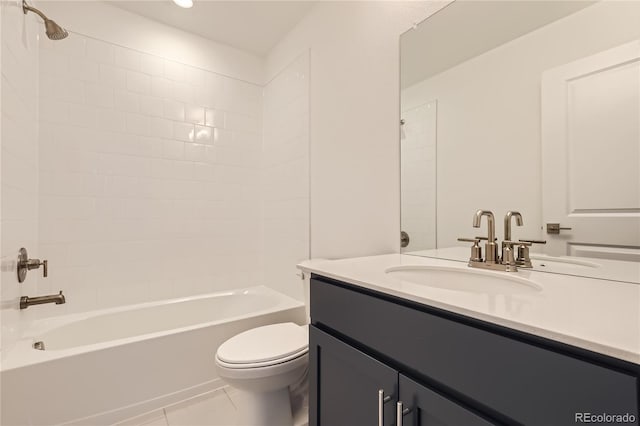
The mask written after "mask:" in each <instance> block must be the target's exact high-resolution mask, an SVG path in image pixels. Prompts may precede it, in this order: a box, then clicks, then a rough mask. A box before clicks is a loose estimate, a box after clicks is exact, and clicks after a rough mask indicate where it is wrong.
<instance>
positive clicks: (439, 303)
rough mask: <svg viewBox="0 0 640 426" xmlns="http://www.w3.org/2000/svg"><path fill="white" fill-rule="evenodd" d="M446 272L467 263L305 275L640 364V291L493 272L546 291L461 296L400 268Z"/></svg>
mask: <svg viewBox="0 0 640 426" xmlns="http://www.w3.org/2000/svg"><path fill="white" fill-rule="evenodd" d="M407 265H411V266H443V267H452V268H460V269H466V268H468V266H466V264H464V263H461V262H455V261H449V260H442V259H434V258H423V257H417V256H409V255H403V254H386V255H380V256H370V257H359V258H353V259H341V260H309V261H305V262H302V263H301V264H300V265H298V267H299V268H300V269H302V270H303V271H306V272H310V273H315V274H318V275H322V276H325V277H328V278H334V279H337V280H340V281H343V282H347V283H350V284H354V285H357V286H360V287H363V288H367V289H371V290H375V291H379V292H382V293H386V294H389V295H393V296H397V297H401V298H403V299H407V300H411V301H414V302H418V303H421V304H424V305H428V306H433V307H436V308H440V309H444V310H447V311H450V312H454V313H457V314H461V315H465V316H468V317H472V318H476V319H479V320H482V321H487V322H490V323H493V324H497V325H501V326H504V327H508V328H512V329H515V330H519V331H523V332H526V333H530V334H533V335H536V336H540V337H544V338H547V339H551V340H555V341H558V342H562V343H566V344H569V345H573V346H577V347H580V348H584V349H588V350H591V351H594V352H598V353H601V354H604V355H608V356H611V357H614V358H619V359H622V360H625V361H629V362H633V363H635V364H640V285H638V284H634V283H623V282H616V281H606V280H600V279H594V278H584V277H574V276H568V275H559V274H550V273H545V272H537V271H532V270H525V269H520V270H519V271H518V272H491V273H493V274H497V275H503V274H509V275H511V276H517V277H522V278H526V279H529V280H531V281H533V282H534V283H535V284H537V285H538V286H539V287H540V289H539V291H532V292H522V293H517V294H496V293H483V292H480V291H478V292H476V291H474V292H469V291H459V290H453V289H448V288H442V286H441V287H433V286H429V285H424V284H423V285H420V284H415V283H413V282H409V281H404V280H401V279H399V278H397V277H396V276H393V275H392V274H387V273H386V272H385V270H386V269H387V268H390V267H394V266H407Z"/></svg>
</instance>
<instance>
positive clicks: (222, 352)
mask: <svg viewBox="0 0 640 426" xmlns="http://www.w3.org/2000/svg"><path fill="white" fill-rule="evenodd" d="M308 336H309V333H308V329H307V327H306V326H299V325H297V324H294V323H292V322H288V323H281V324H271V325H267V326H263V327H258V328H254V329H251V330H247V331H245V332H243V333H240V334H238V335H236V336H234V337H232V338H230V339H229V340H227V341H226V342H224V343H223V344H222V345H220V347H219V348H218V351H217V353H216V362H217V363H218V364H219V365H220V366H222V367H225V368H230V369H249V368H261V367H269V366H273V365H277V364H282V363H286V362H289V361H292V360H295V359H296V358H300V357H302V356H305V355H306V354H307V353H308V352H309V337H308Z"/></svg>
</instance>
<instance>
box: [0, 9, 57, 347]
mask: <svg viewBox="0 0 640 426" xmlns="http://www.w3.org/2000/svg"><path fill="white" fill-rule="evenodd" d="M0 10H1V12H0V14H1V19H2V22H1V25H0V28H1V30H0V31H1V32H2V35H1V40H2V43H1V44H2V46H1V49H2V51H1V58H2V67H1V68H2V82H1V85H2V86H1V87H2V90H1V92H2V96H1V100H0V101H1V110H2V112H1V119H2V126H1V129H2V130H1V137H0V141H1V145H2V148H1V173H0V174H1V188H0V191H1V195H2V201H1V208H0V234H1V236H2V238H1V240H2V241H1V244H0V262H1V272H0V320H1V324H2V330H1V334H2V338H1V346H0V347H1V348H7V347H8V346H10V345H11V344H12V343H13V342H14V341H15V340H16V338H17V337H18V336H19V334H20V331H21V327H22V326H24V325H25V324H26V322H27V321H28V320H29V319H30V318H31V315H30V313H28V312H21V311H19V309H18V300H19V297H20V296H21V295H25V294H35V293H37V292H41V291H47V290H48V287H47V283H46V282H41V281H40V280H39V279H38V272H37V271H36V272H34V273H32V274H30V276H29V277H28V279H27V281H25V282H24V283H23V284H18V279H17V275H16V257H17V253H18V250H19V249H20V247H23V246H24V247H26V248H28V249H30V252H29V254H30V255H32V256H33V257H37V256H36V254H37V250H38V229H37V227H36V226H35V223H37V215H38V168H37V164H38V125H37V124H38V49H37V31H38V29H39V25H40V24H38V23H36V22H34V20H32V19H30V17H28V18H26V19H25V17H24V15H23V13H22V9H21V8H20V7H18V4H17V3H16V2H12V3H10V2H5V1H2V2H0ZM22 320H27V321H22Z"/></svg>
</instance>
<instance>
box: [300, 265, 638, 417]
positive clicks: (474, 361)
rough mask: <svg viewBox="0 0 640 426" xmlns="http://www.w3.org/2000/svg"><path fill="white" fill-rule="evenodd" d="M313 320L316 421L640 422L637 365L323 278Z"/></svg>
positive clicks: (315, 290)
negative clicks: (594, 418) (593, 417)
mask: <svg viewBox="0 0 640 426" xmlns="http://www.w3.org/2000/svg"><path fill="white" fill-rule="evenodd" d="M311 323H312V324H311V327H310V348H309V353H310V425H312V426H342V425H344V426H360V425H362V426H365V425H367V426H368V425H376V424H379V423H378V414H379V391H380V390H383V392H384V396H386V397H389V398H388V399H387V400H386V402H384V401H383V402H382V407H383V410H382V411H383V419H384V421H383V423H382V424H384V425H385V426H391V425H396V426H400V424H398V422H397V421H396V414H397V413H396V412H397V403H398V401H400V402H402V404H403V407H404V408H405V409H407V411H408V412H407V413H406V414H405V415H404V416H403V422H402V424H403V425H405V426H406V425H412V426H414V425H425V424H428V425H434V424H435V425H465V426H466V425H469V426H471V425H488V424H531V425H563V424H567V425H568V424H572V425H575V424H579V423H580V421H576V419H577V417H576V414H577V413H578V415H580V414H579V413H591V414H608V415H624V414H627V413H628V414H629V415H630V416H633V421H632V422H631V423H627V424H638V383H639V382H638V377H639V376H640V368H639V367H638V365H636V364H632V363H628V362H624V361H621V360H617V359H613V358H609V357H606V356H603V355H600V354H595V353H593V352H590V351H586V350H582V349H579V348H575V347H572V346H568V345H564V344H561V343H558V342H554V341H550V340H547V339H542V338H540V337H536V336H533V335H528V334H525V333H521V332H518V331H515V330H511V329H507V328H504V327H499V326H496V325H493V324H490V323H486V322H482V321H478V320H475V319H472V318H469V317H465V316H461V315H458V314H454V313H451V312H448V311H443V310H440V309H436V308H433V307H429V306H426V305H422V304H418V303H415V302H410V301H407V300H405V299H400V298H395V297H393V296H389V295H387V294H383V293H378V292H374V291H371V290H367V289H364V288H362V287H359V286H354V285H350V284H346V283H342V282H338V281H335V280H332V279H328V278H324V277H321V276H317V275H314V276H312V282H311ZM628 418H629V417H627V419H628Z"/></svg>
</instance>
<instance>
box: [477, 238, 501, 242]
mask: <svg viewBox="0 0 640 426" xmlns="http://www.w3.org/2000/svg"><path fill="white" fill-rule="evenodd" d="M476 239H478V240H480V241H489V238H487V237H476ZM496 241H498V238H497V237H496V238H494V239H493V242H496Z"/></svg>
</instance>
